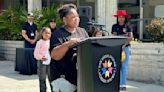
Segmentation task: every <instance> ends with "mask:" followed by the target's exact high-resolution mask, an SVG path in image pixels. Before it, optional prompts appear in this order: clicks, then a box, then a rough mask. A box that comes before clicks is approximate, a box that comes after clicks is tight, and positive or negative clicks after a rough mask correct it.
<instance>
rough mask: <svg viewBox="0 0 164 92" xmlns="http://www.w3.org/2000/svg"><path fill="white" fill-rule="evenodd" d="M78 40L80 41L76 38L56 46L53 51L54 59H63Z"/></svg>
mask: <svg viewBox="0 0 164 92" xmlns="http://www.w3.org/2000/svg"><path fill="white" fill-rule="evenodd" d="M77 42H78V40H75V39H74V40H69V41H67V42H64V43H63V44H61V45H59V46H56V47H54V48H53V49H52V51H51V57H52V59H54V60H56V61H58V60H60V59H62V58H63V57H64V56H65V54H66V53H67V51H68V50H69V47H70V46H72V45H73V44H75V43H77Z"/></svg>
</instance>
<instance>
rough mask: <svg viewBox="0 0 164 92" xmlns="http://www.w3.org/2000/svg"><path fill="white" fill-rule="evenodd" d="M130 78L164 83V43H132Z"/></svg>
mask: <svg viewBox="0 0 164 92" xmlns="http://www.w3.org/2000/svg"><path fill="white" fill-rule="evenodd" d="M128 79H130V80H135V81H141V82H146V83H156V84H159V85H164V44H163V43H140V44H132V46H131V60H130V62H129V69H128Z"/></svg>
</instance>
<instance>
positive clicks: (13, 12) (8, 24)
mask: <svg viewBox="0 0 164 92" xmlns="http://www.w3.org/2000/svg"><path fill="white" fill-rule="evenodd" d="M26 14H27V11H26V9H25V8H23V7H20V6H15V7H8V9H6V10H5V11H3V12H2V15H1V16H0V25H1V26H0V37H1V39H5V40H11V39H12V40H17V39H18V40H21V39H22V36H21V32H20V29H21V25H22V23H23V22H24V21H25V20H26Z"/></svg>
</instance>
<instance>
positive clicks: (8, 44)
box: [0, 40, 23, 61]
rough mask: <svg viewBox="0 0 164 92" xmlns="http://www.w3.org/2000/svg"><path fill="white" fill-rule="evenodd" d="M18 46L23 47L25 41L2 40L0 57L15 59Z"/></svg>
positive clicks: (0, 41) (0, 42)
mask: <svg viewBox="0 0 164 92" xmlns="http://www.w3.org/2000/svg"><path fill="white" fill-rule="evenodd" d="M16 48H23V41H4V40H0V59H3V60H9V61H15V56H16Z"/></svg>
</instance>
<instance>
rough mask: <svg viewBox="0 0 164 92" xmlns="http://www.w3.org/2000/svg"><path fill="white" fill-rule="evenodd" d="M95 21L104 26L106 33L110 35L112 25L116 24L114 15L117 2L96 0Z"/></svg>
mask: <svg viewBox="0 0 164 92" xmlns="http://www.w3.org/2000/svg"><path fill="white" fill-rule="evenodd" d="M96 6H97V21H98V23H100V24H104V25H106V27H105V28H106V31H108V32H109V33H111V29H112V25H113V24H114V23H116V18H114V16H113V15H114V14H116V12H117V9H118V8H117V0H97V3H96Z"/></svg>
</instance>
